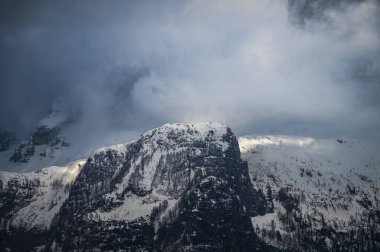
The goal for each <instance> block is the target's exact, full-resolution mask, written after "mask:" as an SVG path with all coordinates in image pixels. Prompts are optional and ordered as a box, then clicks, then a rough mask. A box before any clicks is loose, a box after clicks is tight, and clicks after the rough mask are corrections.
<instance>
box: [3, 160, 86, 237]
mask: <svg viewBox="0 0 380 252" xmlns="http://www.w3.org/2000/svg"><path fill="white" fill-rule="evenodd" d="M84 163H85V160H77V161H75V162H71V163H69V164H67V165H66V166H62V167H59V166H52V167H47V168H43V169H40V170H38V171H35V172H30V173H10V172H5V171H0V182H1V183H0V184H1V187H0V192H7V193H8V194H14V196H15V197H16V199H17V201H14V202H9V201H6V200H4V199H2V200H1V201H0V208H2V207H6V206H5V205H4V204H11V206H13V211H12V212H9V213H7V214H6V216H1V219H3V218H4V220H3V221H4V222H7V228H9V227H10V226H12V227H17V228H18V227H21V228H26V229H31V228H38V229H42V230H46V229H48V228H49V227H50V224H51V222H52V220H53V217H54V216H55V215H56V214H57V213H58V211H59V210H60V208H61V206H62V204H63V202H64V201H65V200H66V199H67V197H68V194H69V191H70V186H71V183H72V182H73V181H74V180H75V179H76V177H77V175H78V174H79V171H80V168H81V167H82V166H83V164H84ZM8 217H10V219H8Z"/></svg>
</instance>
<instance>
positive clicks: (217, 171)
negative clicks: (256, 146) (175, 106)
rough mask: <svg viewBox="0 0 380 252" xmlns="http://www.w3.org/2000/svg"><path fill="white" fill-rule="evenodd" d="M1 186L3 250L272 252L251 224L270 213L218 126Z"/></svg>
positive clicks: (7, 179)
mask: <svg viewBox="0 0 380 252" xmlns="http://www.w3.org/2000/svg"><path fill="white" fill-rule="evenodd" d="M73 167H75V169H76V170H73V169H74V168H73ZM78 169H80V172H79V174H78V176H77V177H76V178H75V180H74V181H73V180H71V178H73V177H75V172H76V171H78ZM39 174H41V178H40V176H39ZM60 177H61V178H60ZM1 181H2V186H1V207H0V211H1V223H2V226H1V233H2V235H1V237H2V240H1V245H2V247H8V248H11V249H13V250H22V249H24V250H31V249H33V248H42V247H41V246H43V247H46V248H47V249H48V250H58V251H59V250H64V251H67V250H74V249H77V250H84V248H86V249H88V250H96V249H99V250H118V249H121V250H140V251H152V250H157V251H178V250H187V251H199V250H214V251H215V250H216V251H219V250H225V251H231V250H239V251H240V250H243V251H251V249H252V248H257V249H260V250H267V249H270V248H271V246H268V245H266V244H265V243H264V242H261V241H260V240H259V239H258V237H257V235H255V233H254V230H253V226H252V224H251V219H250V218H251V217H254V216H257V215H263V214H265V213H266V211H267V209H268V203H267V201H266V199H265V197H264V195H263V193H261V192H259V191H257V190H255V189H254V187H253V185H252V183H251V180H250V178H249V175H248V167H247V164H246V163H245V162H243V161H242V160H241V159H240V152H239V146H238V142H237V139H236V137H235V136H234V135H233V133H232V132H231V130H230V129H229V128H228V127H226V126H224V125H221V124H218V123H207V124H202V123H200V124H168V125H164V126H163V127H160V128H157V129H154V130H152V131H149V132H147V133H145V134H144V135H143V136H142V137H141V138H140V139H139V140H137V141H135V142H131V143H129V144H123V145H117V146H111V147H107V148H102V149H99V150H97V151H96V152H95V153H94V154H93V155H92V156H91V157H90V158H88V160H87V161H86V162H85V163H84V164H83V166H80V167H79V166H78V164H73V165H72V166H71V168H69V167H66V168H56V169H54V168H48V169H44V170H41V171H38V172H34V173H29V174H22V175H16V174H10V173H2V175H1ZM72 181H73V182H72ZM51 202H52V203H51ZM39 208H40V210H39ZM37 211H41V212H40V213H36V212H37ZM55 213H57V214H56V215H55V217H53V218H52V216H53V215H54V214H55ZM21 219H22V220H23V221H20V220H21ZM25 237H28V238H30V239H26V238H25Z"/></svg>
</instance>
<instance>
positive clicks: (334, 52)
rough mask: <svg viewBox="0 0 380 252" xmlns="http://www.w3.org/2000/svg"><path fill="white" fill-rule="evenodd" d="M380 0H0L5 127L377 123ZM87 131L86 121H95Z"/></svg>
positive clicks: (316, 130) (1, 125)
mask: <svg viewBox="0 0 380 252" xmlns="http://www.w3.org/2000/svg"><path fill="white" fill-rule="evenodd" d="M379 27H380V4H379V1H375V0H368V1H326V0H323V1H315V0H314V1H308V0H304V1H295V0H290V1H289V2H287V1H284V0H256V1H255V0H251V1H248V0H246V1H242V0H237V1H229V0H221V1H204V0H186V1H184V0H183V1H181V0H176V1H174V0H173V1H169V0H166V1H11V0H9V1H3V0H1V1H0V129H6V130H12V131H15V132H16V133H18V134H25V133H27V132H30V131H32V130H33V129H34V128H35V127H36V124H37V123H38V121H40V120H41V118H42V117H43V116H45V115H46V114H47V113H48V111H49V109H50V107H51V105H52V103H53V102H54V101H56V100H60V101H61V102H62V104H64V111H65V113H66V114H67V115H68V116H71V117H75V118H76V120H77V122H78V123H77V127H78V130H82V131H83V129H86V130H85V131H86V132H97V133H96V134H97V135H101V134H99V132H109V131H137V132H144V131H145V130H147V129H150V128H153V127H158V126H160V125H161V124H163V123H166V122H196V121H219V122H222V123H226V124H228V125H230V126H231V127H232V129H233V130H234V131H235V132H236V133H237V134H238V135H242V134H252V133H272V134H301V135H305V134H306V135H318V136H326V137H331V136H333V137H334V136H356V137H363V136H366V137H368V136H369V137H374V136H375V137H378V138H379V137H380V133H379V127H380V29H379ZM89 134H90V133H89Z"/></svg>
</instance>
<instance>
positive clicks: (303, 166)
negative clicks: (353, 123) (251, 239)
mask: <svg viewBox="0 0 380 252" xmlns="http://www.w3.org/2000/svg"><path fill="white" fill-rule="evenodd" d="M238 141H239V145H240V150H241V153H242V159H245V160H247V162H248V167H249V173H250V176H251V179H252V181H253V184H254V185H255V186H256V188H260V189H261V190H263V191H264V192H265V191H268V187H270V188H271V192H272V193H273V197H274V201H273V203H274V205H273V206H274V212H273V213H269V214H266V215H265V216H257V217H254V218H252V224H253V226H254V227H255V228H256V229H257V230H258V231H257V232H258V234H259V236H261V237H262V239H263V240H265V241H266V242H267V243H269V244H272V245H275V246H277V247H279V248H287V247H286V246H287V245H286V243H284V242H282V241H279V240H276V237H275V236H272V238H270V237H268V236H265V235H263V234H265V232H262V230H264V229H266V230H267V231H268V230H274V231H279V232H280V233H281V234H282V235H283V234H285V236H287V237H292V236H293V235H294V233H292V231H289V226H288V224H287V223H291V221H289V219H288V220H287V222H286V223H284V222H283V221H281V219H282V220H284V218H285V217H284V216H288V215H287V211H286V210H285V208H284V206H283V203H282V202H280V201H281V199H279V198H276V197H279V196H278V193H279V191H282V192H283V193H282V194H283V195H286V194H287V195H291V196H289V197H290V198H293V199H295V201H296V202H297V203H296V205H297V206H295V210H294V209H293V210H292V211H293V212H292V211H290V212H291V213H292V214H294V215H295V216H297V218H298V219H300V218H301V219H303V220H308V219H309V218H310V216H312V217H313V218H312V221H311V225H312V228H313V229H314V230H318V229H321V228H323V227H326V225H327V227H330V228H332V229H333V230H336V231H340V232H348V231H349V230H351V229H357V230H359V229H360V228H363V227H366V228H368V229H369V226H370V225H369V224H368V216H371V215H372V216H373V212H374V211H379V210H378V209H379V198H378V196H377V195H378V194H379V192H380V188H379V185H378V181H380V173H379V169H380V148H379V147H380V146H379V145H378V143H376V142H368V141H364V140H360V139H359V140H358V139H348V138H343V139H341V138H338V139H318V138H308V137H299V136H262V135H254V136H246V137H240V138H239V139H238ZM284 192H286V193H284ZM276 195H277V196H276ZM271 197H272V196H271ZM288 214H289V213H288ZM289 216H290V215H289ZM297 218H296V219H297ZM371 223H372V222H371ZM371 228H372V229H375V230H376V228H379V227H378V226H377V227H375V228H374V227H371ZM294 232H295V231H294ZM283 237H284V236H283ZM291 240H293V241H294V240H295V238H292V239H291ZM329 243H331V241H327V242H326V244H327V245H326V246H327V247H328V244H329ZM284 246H285V247H284ZM288 249H289V247H288Z"/></svg>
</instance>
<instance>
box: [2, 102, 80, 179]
mask: <svg viewBox="0 0 380 252" xmlns="http://www.w3.org/2000/svg"><path fill="white" fill-rule="evenodd" d="M60 107H61V104H60V103H59V102H56V103H54V104H53V106H52V108H51V110H50V113H49V114H48V115H47V116H46V117H44V118H43V119H42V120H41V121H40V122H39V123H38V125H37V127H36V129H35V130H34V132H33V133H32V134H31V136H30V137H29V138H28V139H25V140H23V141H21V142H18V143H17V142H16V141H12V145H10V144H8V148H7V149H6V150H4V151H3V152H0V165H1V167H0V168H1V170H8V171H11V170H18V171H23V172H29V171H35V170H36V169H38V168H42V167H47V166H52V165H57V163H58V162H57V158H59V156H60V155H62V152H64V151H65V148H67V147H69V146H70V143H69V142H68V140H67V138H66V136H64V135H63V134H62V129H63V128H64V127H65V126H66V125H67V124H69V123H70V119H69V118H67V117H66V116H65V114H64V112H63V111H62V110H61V108H60ZM74 160H76V159H71V160H70V161H74ZM64 163H67V162H64Z"/></svg>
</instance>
